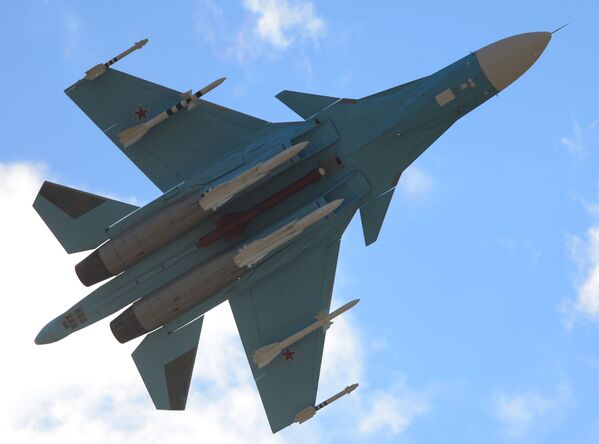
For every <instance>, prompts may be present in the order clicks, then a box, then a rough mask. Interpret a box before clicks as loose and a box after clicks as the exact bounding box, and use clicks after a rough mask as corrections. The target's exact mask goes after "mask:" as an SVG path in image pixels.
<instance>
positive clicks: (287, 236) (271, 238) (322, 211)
mask: <svg viewBox="0 0 599 444" xmlns="http://www.w3.org/2000/svg"><path fill="white" fill-rule="evenodd" d="M342 203H343V199H337V200H334V201H332V202H329V203H328V204H326V205H324V206H323V207H320V208H319V209H318V210H314V211H313V212H312V213H310V214H308V215H307V216H305V217H302V218H301V219H299V220H294V221H292V222H289V223H288V224H287V225H285V226H284V227H281V228H279V229H278V230H277V231H275V232H274V233H272V234H269V235H268V236H266V237H265V238H263V239H258V240H255V241H254V242H251V243H250V244H248V245H245V246H243V247H241V249H240V250H239V252H238V253H237V254H236V255H235V257H234V258H233V260H234V261H235V263H236V264H237V266H238V267H248V268H250V267H252V266H253V265H255V264H256V263H257V262H259V261H260V260H261V259H262V258H264V257H265V256H266V255H268V254H269V253H270V252H271V251H273V250H275V249H277V248H278V247H280V246H281V245H283V244H285V243H287V242H289V241H290V240H292V239H293V238H295V237H297V236H299V235H300V234H302V233H303V232H304V230H305V229H306V228H308V227H309V226H310V225H312V224H313V223H315V222H318V221H319V220H320V219H322V218H324V217H326V216H328V215H329V214H331V213H332V212H333V211H335V210H336V209H337V208H338V207H339V205H341V204H342Z"/></svg>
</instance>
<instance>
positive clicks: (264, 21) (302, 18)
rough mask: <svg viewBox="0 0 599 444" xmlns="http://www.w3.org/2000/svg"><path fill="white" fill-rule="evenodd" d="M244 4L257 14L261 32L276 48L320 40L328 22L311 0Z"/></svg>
mask: <svg viewBox="0 0 599 444" xmlns="http://www.w3.org/2000/svg"><path fill="white" fill-rule="evenodd" d="M243 5H244V6H245V8H246V9H247V10H248V11H250V12H251V13H253V14H255V15H256V19H255V25H254V29H255V31H256V32H257V34H258V35H259V36H260V38H261V39H262V40H264V41H265V42H268V43H270V44H271V45H272V46H273V47H275V48H278V49H285V48H287V47H288V46H289V45H290V44H291V43H292V42H293V41H294V40H296V39H306V38H309V39H312V40H316V39H317V38H319V37H321V36H322V35H323V33H324V29H325V22H324V20H323V19H322V18H321V17H319V16H318V15H317V14H316V11H315V9H314V5H313V4H312V3H310V2H306V1H301V0H244V2H243Z"/></svg>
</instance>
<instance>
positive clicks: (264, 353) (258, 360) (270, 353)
mask: <svg viewBox="0 0 599 444" xmlns="http://www.w3.org/2000/svg"><path fill="white" fill-rule="evenodd" d="M358 302H360V299H354V300H353V301H351V302H348V303H347V304H345V305H344V306H343V307H340V308H338V309H337V310H335V311H334V312H332V313H329V314H328V315H323V314H319V315H318V316H316V321H315V322H313V323H312V324H310V325H308V326H307V327H306V328H304V329H302V330H300V331H298V332H297V333H294V334H292V335H291V336H289V337H288V338H287V339H284V340H282V341H281V342H275V343H273V344H269V345H265V346H264V347H261V348H259V349H257V350H256V351H255V352H254V355H253V356H252V360H253V361H254V364H256V365H257V366H258V367H259V368H264V367H266V366H267V365H268V364H269V363H270V362H271V361H272V360H273V359H274V358H276V357H277V356H279V355H280V354H281V353H282V352H283V350H285V349H286V348H288V347H289V346H290V345H292V344H295V343H296V342H297V341H299V340H300V339H302V338H305V337H306V336H308V335H309V334H310V333H312V332H313V331H316V330H318V329H319V328H321V327H322V329H323V330H324V331H326V330H327V329H328V328H329V327H330V326H331V325H332V324H333V323H332V322H331V321H332V320H333V319H335V318H336V317H337V316H339V315H340V314H342V313H345V312H346V311H347V310H349V309H350V308H352V307H353V306H354V305H356V304H357V303H358ZM302 422H303V421H302Z"/></svg>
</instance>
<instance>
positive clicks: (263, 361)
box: [252, 342, 281, 368]
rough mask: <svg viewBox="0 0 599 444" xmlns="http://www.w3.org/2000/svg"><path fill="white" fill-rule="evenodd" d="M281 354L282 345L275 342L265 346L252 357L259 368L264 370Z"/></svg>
mask: <svg viewBox="0 0 599 444" xmlns="http://www.w3.org/2000/svg"><path fill="white" fill-rule="evenodd" d="M279 353H281V345H280V343H278V342H275V343H274V344H269V345H265V346H264V347H261V348H259V349H258V350H256V351H255V352H254V354H253V356H252V360H253V361H254V364H256V365H257V366H258V367H259V368H264V367H266V366H267V365H268V364H269V363H270V362H272V360H273V359H274V358H276V357H277V356H278V355H279Z"/></svg>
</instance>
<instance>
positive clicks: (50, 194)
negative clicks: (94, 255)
mask: <svg viewBox="0 0 599 444" xmlns="http://www.w3.org/2000/svg"><path fill="white" fill-rule="evenodd" d="M33 208H35V211H37V213H38V214H39V215H40V217H41V218H42V219H43V220H44V222H45V223H46V225H47V226H48V228H50V231H52V233H53V234H54V236H56V239H58V241H59V242H60V244H61V245H62V246H63V247H64V249H65V250H66V251H67V253H76V252H78V251H85V250H91V249H92V248H96V247H97V246H98V245H100V244H101V243H103V242H104V241H106V240H107V236H106V228H107V227H108V226H109V225H111V224H113V223H114V222H116V221H117V220H119V219H122V218H123V217H125V216H126V215H128V214H130V213H131V212H133V211H135V210H137V208H138V207H136V206H135V205H130V204H127V203H124V202H119V201H117V200H113V199H108V198H107V197H102V196H97V195H95V194H90V193H86V192H85V191H79V190H76V189H74V188H69V187H65V186H64V185H59V184H56V183H52V182H44V184H43V185H42V188H41V189H40V191H39V193H38V195H37V197H36V199H35V201H34V202H33Z"/></svg>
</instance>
